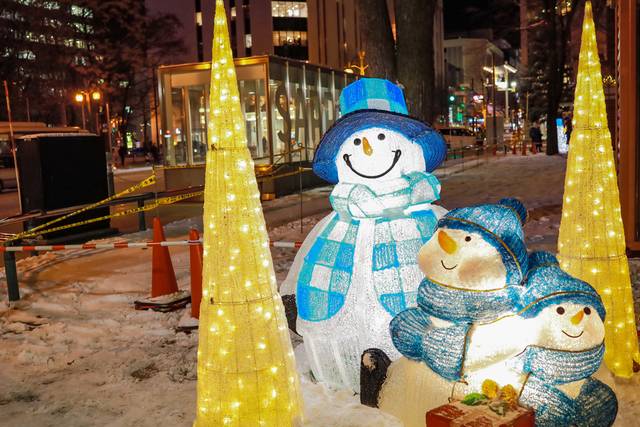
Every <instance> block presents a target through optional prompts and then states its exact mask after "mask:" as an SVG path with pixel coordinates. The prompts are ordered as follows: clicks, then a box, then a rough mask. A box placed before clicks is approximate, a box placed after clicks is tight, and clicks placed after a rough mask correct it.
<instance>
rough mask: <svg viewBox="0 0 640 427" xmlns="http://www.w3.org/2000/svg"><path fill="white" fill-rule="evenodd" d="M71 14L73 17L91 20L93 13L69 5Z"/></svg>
mask: <svg viewBox="0 0 640 427" xmlns="http://www.w3.org/2000/svg"><path fill="white" fill-rule="evenodd" d="M71 14H72V15H74V16H82V17H86V18H91V16H92V15H93V13H92V12H91V9H87V8H86V7H80V6H76V5H71Z"/></svg>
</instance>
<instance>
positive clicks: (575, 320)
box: [571, 310, 584, 325]
mask: <svg viewBox="0 0 640 427" xmlns="http://www.w3.org/2000/svg"><path fill="white" fill-rule="evenodd" d="M583 317H584V310H580V311H579V312H577V313H576V314H574V315H573V317H572V318H571V323H573V324H574V325H577V324H579V323H580V322H582V318H583Z"/></svg>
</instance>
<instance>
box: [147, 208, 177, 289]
mask: <svg viewBox="0 0 640 427" xmlns="http://www.w3.org/2000/svg"><path fill="white" fill-rule="evenodd" d="M164 240H165V238H164V230H163V229H162V224H160V218H158V217H155V218H153V241H154V242H163V241H164ZM175 292H178V282H177V281H176V273H175V272H174V271H173V264H172V263H171V255H169V248H167V247H166V246H154V247H153V253H152V263H151V297H152V298H154V297H159V296H162V295H168V294H173V293H175Z"/></svg>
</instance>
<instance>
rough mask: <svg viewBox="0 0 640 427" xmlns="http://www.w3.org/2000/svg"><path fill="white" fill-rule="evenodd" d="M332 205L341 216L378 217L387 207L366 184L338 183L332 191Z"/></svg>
mask: <svg viewBox="0 0 640 427" xmlns="http://www.w3.org/2000/svg"><path fill="white" fill-rule="evenodd" d="M331 205H332V206H333V209H334V210H335V211H336V212H338V214H339V215H340V217H341V218H345V217H378V216H381V215H382V214H383V213H384V210H385V207H384V205H383V204H382V203H381V202H380V200H379V198H378V196H377V195H376V194H375V193H374V192H373V191H372V190H371V189H370V188H369V187H367V186H366V185H361V184H338V185H336V186H335V188H334V189H333V192H332V193H331Z"/></svg>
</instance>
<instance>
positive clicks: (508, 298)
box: [418, 279, 522, 323]
mask: <svg viewBox="0 0 640 427" xmlns="http://www.w3.org/2000/svg"><path fill="white" fill-rule="evenodd" d="M521 291H522V287H521V286H507V287H506V288H502V289H497V290H488V291H472V290H465V289H457V288H450V287H447V286H444V285H441V284H438V283H435V282H433V281H431V280H429V279H424V280H423V281H422V283H421V284H420V287H419V288H418V307H419V308H421V309H422V310H424V312H425V313H427V314H429V315H430V316H434V317H437V318H439V319H444V320H448V321H450V322H456V323H457V322H480V321H488V320H492V319H495V318H496V317H497V316H498V315H499V314H501V313H505V312H511V311H514V310H515V307H517V304H518V298H519V295H520V293H521Z"/></svg>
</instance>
